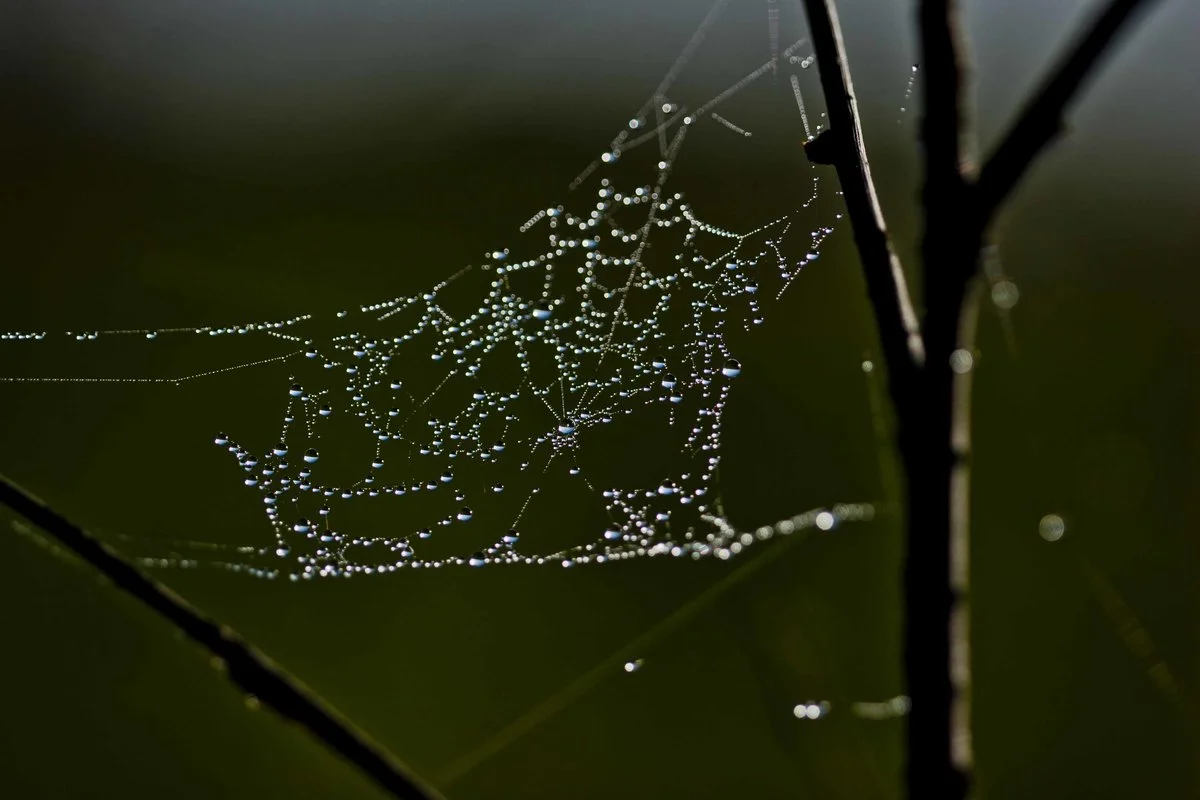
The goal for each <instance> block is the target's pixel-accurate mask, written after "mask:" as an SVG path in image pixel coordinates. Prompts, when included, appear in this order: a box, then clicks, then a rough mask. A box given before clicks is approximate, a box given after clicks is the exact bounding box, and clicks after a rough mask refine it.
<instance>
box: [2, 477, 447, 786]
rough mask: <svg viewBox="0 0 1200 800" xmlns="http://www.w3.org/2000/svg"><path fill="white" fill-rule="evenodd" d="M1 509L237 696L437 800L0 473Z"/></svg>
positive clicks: (306, 696)
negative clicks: (153, 618)
mask: <svg viewBox="0 0 1200 800" xmlns="http://www.w3.org/2000/svg"><path fill="white" fill-rule="evenodd" d="M0 504H2V505H5V506H8V507H9V508H10V509H12V510H13V511H15V512H16V513H18V514H20V515H21V516H22V517H24V518H25V519H27V520H29V521H30V522H31V523H33V524H34V525H36V526H37V527H38V528H39V529H41V530H42V531H45V532H46V533H48V534H50V535H51V536H52V537H54V539H55V540H56V541H57V542H58V543H59V544H60V545H62V546H63V547H64V548H66V549H67V550H68V551H69V552H71V553H72V554H74V555H75V556H78V557H79V558H80V559H82V560H83V561H85V562H87V563H88V564H91V565H92V566H93V567H95V568H96V569H97V570H99V571H100V572H101V573H102V574H103V575H104V576H105V577H106V578H108V579H109V580H110V581H112V583H113V585H115V586H118V587H120V588H121V589H122V590H123V591H125V592H127V593H128V594H130V595H132V596H133V597H134V598H136V599H137V600H138V601H140V602H141V603H142V604H143V605H145V606H147V607H149V608H151V609H153V610H154V611H155V612H157V613H158V614H159V616H161V617H163V618H165V619H166V620H167V621H168V622H170V623H171V624H172V625H174V626H175V628H176V629H177V630H179V631H180V632H182V633H184V634H186V635H187V636H188V638H190V639H191V640H192V641H194V642H196V643H197V644H199V645H200V646H201V647H203V648H204V649H205V650H207V651H208V652H209V653H211V654H212V655H213V656H214V657H215V658H219V659H221V662H222V663H223V664H224V666H225V669H226V671H227V674H228V676H229V679H230V680H231V681H233V682H234V683H235V684H237V686H238V687H239V688H240V689H241V690H242V691H244V692H246V693H247V694H250V695H253V696H254V697H255V698H256V699H257V700H258V701H259V702H261V703H262V704H264V705H266V706H268V707H270V708H272V709H274V710H275V711H276V712H277V713H279V714H281V715H282V716H284V717H286V718H287V719H290V720H292V721H293V722H295V723H296V724H298V725H300V726H301V727H303V728H304V729H305V730H307V731H308V732H309V733H310V734H312V736H314V737H315V738H316V739H318V740H319V741H321V742H323V743H324V744H325V746H326V747H328V748H329V749H330V750H333V751H334V752H335V753H337V754H338V755H340V756H341V757H342V758H344V759H346V760H347V761H349V762H350V763H351V764H353V765H354V766H355V767H357V768H358V769H359V770H360V771H361V772H363V773H364V774H366V775H367V776H369V777H370V778H371V779H373V780H374V781H375V783H376V784H378V785H379V786H380V787H382V788H383V789H385V790H387V791H388V792H389V793H390V794H391V795H392V796H394V797H399V798H404V800H440V798H441V795H440V794H438V793H437V792H436V791H435V790H434V789H432V788H430V787H429V786H427V785H425V784H424V783H423V782H422V781H421V780H420V779H419V778H417V777H415V776H414V775H413V774H412V772H411V771H410V770H409V769H408V768H407V767H405V766H404V765H403V764H401V763H400V762H399V761H397V760H396V758H395V757H394V756H392V755H391V754H390V753H388V752H387V751H386V750H385V749H384V748H383V747H382V746H380V745H379V744H377V743H375V742H373V741H372V740H371V739H370V738H368V737H367V735H366V734H365V733H363V732H362V731H359V730H358V729H356V728H355V727H354V724H353V723H351V722H350V721H349V720H347V719H346V718H345V717H343V716H341V715H340V714H338V712H337V711H335V710H334V709H333V708H330V707H329V706H328V705H326V704H325V703H324V701H322V700H321V699H320V698H319V697H317V696H316V695H315V694H314V693H313V692H312V690H310V689H308V688H307V687H306V686H304V685H303V684H301V683H300V682H299V681H297V680H296V679H295V678H293V677H291V676H290V675H288V674H287V673H286V672H285V671H284V670H283V669H282V668H281V667H279V666H278V665H277V664H275V662H273V661H272V660H271V659H270V658H268V657H267V656H266V655H264V654H263V653H260V652H259V651H258V650H256V649H255V648H254V647H253V646H252V645H250V644H249V643H248V642H247V641H246V640H245V639H243V638H242V637H241V636H239V635H238V634H237V633H236V632H235V631H233V630H232V629H230V628H228V627H226V626H225V625H220V624H218V623H217V622H214V621H213V620H211V619H209V618H208V617H206V616H204V614H202V613H201V612H200V611H199V610H197V609H196V608H194V607H193V606H192V605H191V604H190V603H188V602H187V601H186V600H184V599H183V598H182V597H180V596H179V595H177V594H175V593H174V592H173V591H171V590H170V589H168V588H167V587H166V586H164V585H162V584H161V583H159V582H158V581H156V580H154V579H153V578H150V577H149V576H147V575H146V574H145V573H143V572H142V571H141V570H140V569H138V568H137V567H135V566H134V565H133V564H131V563H130V562H129V561H128V560H126V559H125V558H124V557H123V556H122V555H121V554H119V553H118V552H117V551H115V550H113V549H112V548H111V547H109V546H108V545H106V544H105V543H104V542H101V541H100V540H99V539H97V538H95V537H94V536H93V535H92V534H90V533H88V532H87V531H86V530H84V529H83V528H80V527H79V526H78V525H76V524H74V523H73V522H71V521H70V520H68V519H67V518H65V517H63V516H62V515H61V514H59V513H58V512H57V511H55V510H54V509H52V508H50V507H49V506H48V505H46V504H45V503H44V502H42V501H41V500H39V499H38V498H36V497H34V496H33V495H32V494H30V493H29V492H27V491H26V490H24V489H22V488H21V487H20V486H18V485H17V484H15V483H13V482H12V481H10V480H9V479H8V478H5V477H4V476H3V475H0Z"/></svg>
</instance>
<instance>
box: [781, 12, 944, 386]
mask: <svg viewBox="0 0 1200 800" xmlns="http://www.w3.org/2000/svg"><path fill="white" fill-rule="evenodd" d="M804 6H805V11H806V13H807V15H808V27H809V32H810V34H811V36H812V41H813V49H814V50H815V51H816V55H817V68H818V70H819V71H820V74H821V88H822V89H823V90H824V93H825V105H826V107H827V113H828V114H829V129H828V130H827V131H825V132H824V133H822V134H821V135H820V136H818V137H817V139H816V140H815V141H814V142H812V143H810V146H812V145H819V144H820V143H821V142H822V141H824V142H826V143H828V144H829V147H828V149H829V151H830V153H829V156H830V158H829V160H828V162H825V163H833V165H834V167H835V168H836V169H837V174H838V181H839V182H840V183H841V187H842V194H843V195H844V197H845V200H846V212H847V214H848V215H849V216H850V225H851V227H852V228H853V230H854V241H855V244H856V245H857V246H858V253H859V256H860V258H861V259H862V265H863V273H864V275H865V277H866V281H867V294H868V296H869V297H870V300H871V305H872V306H873V308H874V311H875V320H876V322H877V324H878V325H879V338H880V341H881V344H882V348H883V356H884V360H885V362H886V364H887V371H888V383H889V390H890V392H891V395H892V398H893V400H894V401H899V400H900V397H901V395H903V394H905V393H907V392H910V391H911V389H912V383H913V381H912V376H913V374H914V373H915V372H916V371H917V370H918V369H919V368H920V366H921V364H922V363H924V360H925V347H924V344H923V343H922V341H921V331H920V327H919V324H918V322H917V315H916V313H915V312H914V311H913V305H912V300H911V299H910V298H909V295H908V286H907V284H906V283H905V280H904V270H903V269H902V268H901V266H900V259H899V258H898V257H897V256H896V253H895V252H894V251H893V250H892V243H891V240H890V239H889V238H888V233H887V227H886V225H885V224H884V221H883V211H882V209H880V207H879V198H878V197H877V195H876V193H875V184H874V182H873V181H872V180H871V165H870V162H869V161H868V160H867V148H866V145H865V144H864V142H863V135H862V126H861V124H860V123H859V118H858V103H857V101H856V100H855V98H854V86H853V84H852V82H851V80H850V67H849V64H848V62H847V60H846V49H845V45H844V44H843V43H842V29H841V26H840V25H839V23H838V17H837V10H836V9H835V8H834V5H833V0H805V2H804ZM805 149H806V151H808V150H809V148H808V147H806V148H805ZM820 149H822V148H821V147H815V148H814V149H813V150H812V151H811V152H810V155H809V157H810V160H813V161H814V163H821V162H822V159H821V158H820V153H819V150H820Z"/></svg>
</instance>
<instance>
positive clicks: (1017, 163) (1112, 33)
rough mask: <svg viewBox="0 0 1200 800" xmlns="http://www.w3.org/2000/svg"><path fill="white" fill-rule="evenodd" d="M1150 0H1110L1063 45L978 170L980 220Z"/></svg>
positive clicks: (1048, 138) (1051, 134)
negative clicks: (1071, 42)
mask: <svg viewBox="0 0 1200 800" xmlns="http://www.w3.org/2000/svg"><path fill="white" fill-rule="evenodd" d="M1151 2H1153V0H1110V2H1109V3H1108V5H1107V6H1106V7H1105V8H1104V10H1103V11H1101V12H1100V13H1099V14H1098V15H1097V16H1096V18H1095V19H1094V20H1092V24H1091V26H1090V27H1089V28H1088V29H1087V30H1086V31H1085V32H1084V33H1083V34H1082V35H1080V36H1079V37H1078V39H1077V40H1076V42H1075V44H1074V45H1073V46H1072V47H1070V48H1069V49H1068V50H1067V52H1066V54H1065V55H1064V56H1063V57H1062V58H1061V60H1060V61H1059V62H1058V64H1057V66H1056V67H1055V68H1054V69H1053V70H1052V71H1051V73H1050V77H1049V78H1048V79H1047V80H1046V81H1045V82H1044V83H1043V84H1042V87H1041V89H1040V90H1039V91H1038V93H1037V95H1036V96H1035V97H1034V98H1033V100H1032V101H1031V102H1029V103H1028V104H1027V105H1026V106H1025V110H1024V111H1023V112H1022V113H1021V116H1020V118H1019V119H1018V120H1017V122H1016V123H1015V124H1014V125H1013V126H1012V127H1011V128H1010V129H1009V131H1008V133H1007V134H1006V135H1005V137H1004V139H1003V140H1002V141H1001V143H1000V145H999V147H997V148H996V150H995V152H994V153H993V154H992V156H991V157H990V158H989V159H988V160H987V164H986V165H985V166H984V167H983V170H982V171H981V172H980V175H979V181H978V184H977V194H978V201H977V202H978V207H979V211H980V213H981V219H983V220H984V221H985V222H986V221H988V220H990V219H991V217H992V215H994V214H995V212H996V209H997V208H999V206H1000V204H1001V203H1002V202H1004V199H1005V198H1006V197H1008V195H1009V193H1010V192H1011V191H1012V190H1013V187H1015V186H1016V185H1017V183H1018V182H1019V181H1020V180H1021V178H1022V177H1024V175H1025V173H1026V172H1027V171H1028V170H1029V167H1030V165H1031V164H1032V163H1033V160H1034V159H1035V158H1037V156H1038V155H1039V154H1040V153H1041V151H1042V150H1044V149H1045V148H1046V147H1047V146H1048V145H1049V144H1050V143H1051V142H1052V141H1053V140H1054V138H1055V137H1056V136H1058V135H1059V134H1060V133H1061V132H1062V130H1063V112H1064V111H1065V109H1066V107H1067V106H1068V105H1069V104H1070V103H1071V101H1072V100H1073V99H1074V98H1075V96H1076V95H1077V94H1078V92H1079V89H1080V88H1081V87H1082V86H1083V84H1084V82H1085V81H1086V80H1087V79H1088V78H1090V77H1091V76H1092V74H1093V73H1094V72H1095V67H1096V64H1097V62H1099V60H1100V59H1101V58H1102V57H1103V56H1104V53H1105V51H1106V50H1108V49H1109V47H1110V46H1111V45H1112V44H1113V42H1114V41H1115V40H1116V38H1117V35H1118V34H1119V33H1120V31H1121V29H1122V28H1123V27H1124V26H1125V25H1126V24H1127V23H1128V22H1129V21H1130V20H1131V19H1132V17H1133V15H1134V13H1135V12H1136V11H1138V10H1139V9H1142V8H1145V7H1146V6H1149V5H1150V3H1151Z"/></svg>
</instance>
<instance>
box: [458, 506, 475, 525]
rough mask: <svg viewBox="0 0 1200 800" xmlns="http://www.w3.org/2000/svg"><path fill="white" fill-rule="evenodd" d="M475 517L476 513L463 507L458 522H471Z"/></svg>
mask: <svg viewBox="0 0 1200 800" xmlns="http://www.w3.org/2000/svg"><path fill="white" fill-rule="evenodd" d="M473 516H475V512H474V511H472V510H471V509H469V508H467V507H466V506H463V507H462V509H460V510H459V512H458V521H459V522H470V521H471V517H473Z"/></svg>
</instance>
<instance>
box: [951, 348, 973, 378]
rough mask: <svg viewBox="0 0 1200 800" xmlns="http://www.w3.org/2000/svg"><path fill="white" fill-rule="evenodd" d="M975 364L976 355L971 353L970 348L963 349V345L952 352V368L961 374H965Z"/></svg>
mask: <svg viewBox="0 0 1200 800" xmlns="http://www.w3.org/2000/svg"><path fill="white" fill-rule="evenodd" d="M974 366H975V357H974V356H972V355H971V352H970V351H969V350H963V349H962V348H961V347H960V348H959V349H958V350H955V351H954V352H953V353H951V354H950V369H952V370H954V371H955V372H957V373H958V374H959V375H965V374H966V373H968V372H970V371H971V368H972V367H974Z"/></svg>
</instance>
